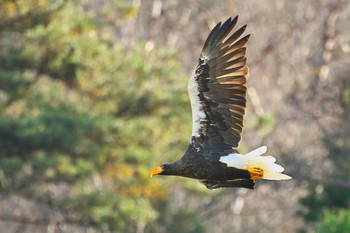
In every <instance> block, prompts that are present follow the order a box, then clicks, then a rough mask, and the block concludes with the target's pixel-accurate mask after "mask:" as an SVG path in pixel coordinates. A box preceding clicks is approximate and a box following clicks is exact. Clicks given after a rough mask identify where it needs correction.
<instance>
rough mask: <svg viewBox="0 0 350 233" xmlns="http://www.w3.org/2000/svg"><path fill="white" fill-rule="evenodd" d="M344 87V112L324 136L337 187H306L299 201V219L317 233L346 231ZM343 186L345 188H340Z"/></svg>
mask: <svg viewBox="0 0 350 233" xmlns="http://www.w3.org/2000/svg"><path fill="white" fill-rule="evenodd" d="M349 93H350V92H349V90H348V89H346V87H344V90H343V101H342V102H343V107H344V113H343V114H341V115H340V116H339V119H338V127H337V128H336V129H332V131H331V132H329V133H326V135H325V137H324V145H325V147H326V149H327V150H328V155H329V157H330V160H331V161H332V163H333V164H334V168H335V170H334V172H333V176H334V177H333V180H335V181H337V182H338V185H339V184H340V186H343V187H335V185H337V184H332V183H330V184H317V185H315V184H310V185H309V193H308V195H307V196H306V197H304V198H302V199H301V204H302V205H303V206H304V207H306V209H305V210H302V211H300V214H301V216H303V217H304V219H305V220H307V221H309V222H313V223H315V225H316V229H317V232H334V233H335V232H350V210H349V207H350V188H349V187H348V186H347V185H346V184H349V183H350V172H349V171H350V164H349V163H348V156H349V154H350V135H349V131H350V124H349V121H350V95H349ZM344 184H345V185H344Z"/></svg>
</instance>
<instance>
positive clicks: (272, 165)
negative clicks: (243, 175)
mask: <svg viewBox="0 0 350 233" xmlns="http://www.w3.org/2000/svg"><path fill="white" fill-rule="evenodd" d="M266 151H267V147H266V146H262V147H259V148H258V149H255V150H253V151H252V152H249V153H248V155H249V158H247V164H248V166H250V167H255V168H259V169H261V170H263V176H262V179H266V180H288V179H291V178H292V177H290V176H288V175H285V174H282V172H283V171H284V168H283V167H282V166H281V165H279V164H277V163H276V158H275V157H273V156H271V155H268V156H263V153H265V152H266ZM261 152H263V153H261Z"/></svg>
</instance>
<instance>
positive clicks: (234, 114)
mask: <svg viewBox="0 0 350 233" xmlns="http://www.w3.org/2000/svg"><path fill="white" fill-rule="evenodd" d="M237 19H238V16H236V17H235V18H234V19H232V18H229V19H228V20H227V21H226V22H224V23H223V24H221V22H220V23H219V24H217V25H216V26H215V27H214V28H213V30H212V31H211V32H210V34H209V36H208V38H207V40H206V41H205V44H204V46H203V49H202V52H201V55H200V58H199V60H198V65H197V67H196V69H195V71H194V72H193V74H192V76H191V78H190V80H189V83H188V92H189V96H190V100H191V107H192V121H193V125H192V127H193V128H192V138H191V144H192V146H194V147H195V148H199V147H202V148H203V147H207V148H208V149H210V148H219V149H220V150H225V149H231V148H235V147H237V146H238V143H239V141H240V139H241V133H242V128H243V115H244V112H245V107H246V87H245V83H246V77H245V76H246V75H247V73H248V67H247V66H246V60H247V59H246V57H245V54H246V48H245V47H244V45H245V44H246V42H247V41H248V39H249V36H250V35H247V36H244V37H243V38H241V39H239V38H240V37H241V35H242V34H243V32H244V30H245V28H246V25H245V26H243V27H241V28H239V29H238V30H237V31H235V32H234V33H232V34H231V35H229V34H230V32H231V31H232V29H233V28H234V26H235V24H236V23H237Z"/></svg>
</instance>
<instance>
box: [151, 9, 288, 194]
mask: <svg viewBox="0 0 350 233" xmlns="http://www.w3.org/2000/svg"><path fill="white" fill-rule="evenodd" d="M237 20H238V16H236V17H235V18H233V19H232V18H229V19H228V20H226V21H225V22H224V23H223V24H221V22H220V23H218V24H217V25H216V26H215V27H214V28H213V29H212V30H211V32H210V33H209V35H208V38H207V40H206V41H205V43H204V46H203V49H202V52H201V54H200V57H199V60H198V64H197V67H196V68H195V70H194V72H193V74H192V76H191V77H190V79H189V82H188V93H189V96H190V100H191V107H192V121H193V125H192V136H191V140H190V143H189V145H188V148H187V151H186V152H185V154H184V155H183V156H182V157H181V158H180V159H179V160H177V161H175V162H173V163H167V164H163V165H161V166H158V167H155V168H153V169H152V171H151V176H155V175H173V176H183V177H188V178H193V179H197V180H199V181H200V182H202V183H203V184H204V185H205V186H206V187H207V188H209V189H216V188H221V187H243V188H250V189H253V188H254V186H255V180H258V179H267V180H287V179H291V177H290V176H288V175H285V174H282V172H283V170H284V168H283V167H282V166H280V165H278V164H276V163H275V162H276V159H275V158H274V157H273V156H263V154H264V153H265V152H266V150H267V147H266V146H262V147H260V148H258V149H255V150H253V151H251V152H249V153H248V154H245V155H242V154H240V153H239V152H238V150H237V146H238V143H239V141H240V139H241V133H242V128H243V116H244V112H245V108H246V90H247V88H246V86H245V84H246V75H247V73H248V67H247V65H246V61H247V58H246V57H245V54H246V47H244V46H245V44H246V43H247V41H248V39H249V36H250V35H246V36H244V37H241V36H242V34H243V32H244V31H245V29H246V25H244V26H243V27H241V28H239V29H238V30H237V31H235V32H234V33H231V31H232V30H233V28H234V26H235V25H236V23H237Z"/></svg>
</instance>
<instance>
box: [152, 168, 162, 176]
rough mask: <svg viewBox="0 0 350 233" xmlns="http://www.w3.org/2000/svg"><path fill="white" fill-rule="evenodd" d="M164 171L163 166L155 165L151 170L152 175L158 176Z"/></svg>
mask: <svg viewBox="0 0 350 233" xmlns="http://www.w3.org/2000/svg"><path fill="white" fill-rule="evenodd" d="M162 172H163V168H162V167H161V166H158V167H155V168H153V169H152V171H151V177H152V176H156V175H158V174H160V173H162Z"/></svg>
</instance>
